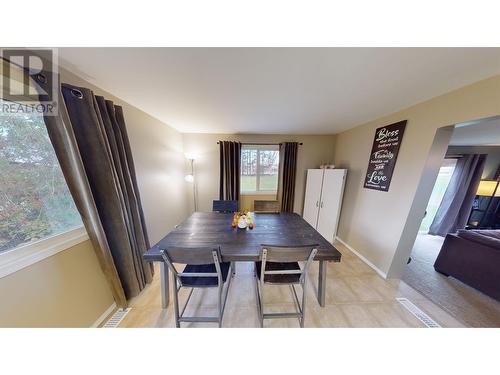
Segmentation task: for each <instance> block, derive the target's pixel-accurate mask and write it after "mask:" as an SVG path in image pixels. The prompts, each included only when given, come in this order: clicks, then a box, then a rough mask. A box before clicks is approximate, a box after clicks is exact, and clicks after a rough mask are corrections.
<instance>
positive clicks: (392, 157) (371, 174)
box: [365, 120, 406, 191]
mask: <svg viewBox="0 0 500 375" xmlns="http://www.w3.org/2000/svg"><path fill="white" fill-rule="evenodd" d="M405 127H406V120H404V121H400V122H396V123H394V124H391V125H388V126H383V127H381V128H378V129H377V130H376V131H375V138H374V140H373V146H372V152H371V154H370V160H369V161H368V171H367V172H366V177H365V188H367V189H373V190H380V191H388V190H389V185H390V184H391V179H392V172H393V171H394V166H395V165H396V159H397V158H398V152H399V146H400V145H401V141H402V139H403V133H404V131H405Z"/></svg>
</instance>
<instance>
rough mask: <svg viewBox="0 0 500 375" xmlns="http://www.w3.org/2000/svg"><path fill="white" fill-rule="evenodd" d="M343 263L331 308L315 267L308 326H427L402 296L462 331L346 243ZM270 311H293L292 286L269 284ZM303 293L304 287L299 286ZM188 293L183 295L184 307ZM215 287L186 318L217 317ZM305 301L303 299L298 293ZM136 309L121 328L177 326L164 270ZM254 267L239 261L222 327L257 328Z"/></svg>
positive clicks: (195, 299)
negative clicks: (164, 301) (164, 290)
mask: <svg viewBox="0 0 500 375" xmlns="http://www.w3.org/2000/svg"><path fill="white" fill-rule="evenodd" d="M335 246H336V247H337V249H338V250H339V251H340V252H341V253H342V262H340V263H329V264H328V272H327V289H326V305H325V307H320V306H319V304H318V302H317V299H316V285H317V277H318V264H317V263H313V265H312V266H311V269H310V275H309V279H310V280H309V282H308V285H307V288H306V293H307V295H306V298H307V304H306V321H305V326H306V327H310V328H313V327H318V328H319V327H322V328H327V327H332V328H333V327H425V326H424V324H423V323H422V322H421V321H420V320H418V319H417V318H416V317H415V316H413V315H412V314H411V313H410V312H409V311H407V310H406V309H405V308H404V307H403V306H402V305H401V304H400V303H399V302H397V301H396V298H397V297H406V298H408V299H409V300H410V301H412V302H413V303H414V304H415V305H417V306H418V307H419V308H420V309H421V310H422V311H424V312H426V313H427V314H428V315H429V316H430V317H431V318H433V319H434V320H435V321H436V322H437V323H439V324H440V325H441V326H443V327H463V325H462V324H461V323H460V322H458V321H457V320H455V319H454V318H453V317H452V316H451V315H449V314H448V313H446V312H445V311H444V310H442V309H441V308H439V307H438V306H437V305H435V304H434V303H432V302H431V301H430V300H428V299H427V298H426V297H424V296H423V295H421V294H420V293H418V292H417V291H415V290H414V289H412V288H411V287H409V286H408V285H407V284H405V283H404V282H402V281H400V280H394V279H392V280H384V279H382V278H381V277H380V276H378V275H377V274H376V273H375V272H374V271H373V270H372V269H371V268H370V267H368V266H367V265H366V264H365V263H363V261H361V260H360V259H359V258H358V257H357V256H356V255H354V254H353V253H351V252H350V251H349V250H348V249H347V248H345V247H344V246H343V245H341V244H339V243H336V244H335ZM265 288H266V289H265V294H264V298H265V311H266V312H285V311H293V310H294V304H293V300H292V296H291V294H290V290H289V288H288V286H276V285H266V287H265ZM299 289H300V287H299ZM188 292H189V289H184V290H183V291H182V292H181V297H180V304H181V306H183V304H184V301H185V298H186V297H187V294H188ZM215 296H216V291H215V289H205V290H203V289H198V290H195V291H194V293H193V296H192V297H191V301H190V302H189V305H188V307H187V309H186V314H187V315H192V314H196V315H200V314H201V315H215V313H216V306H217V305H216V299H215ZM299 297H300V295H299ZM130 307H131V308H132V309H131V311H130V312H129V314H128V315H127V316H126V317H125V319H124V320H123V321H122V322H121V324H120V327H175V324H174V318H173V312H172V308H171V305H169V308H168V309H167V310H164V309H162V308H161V301H160V282H159V272H156V274H155V279H154V281H153V282H152V283H151V284H150V285H149V286H148V287H147V288H146V289H145V290H144V291H143V292H142V293H141V294H140V295H139V296H137V297H135V298H134V299H132V300H131V301H130ZM181 326H182V327H216V326H217V325H216V324H213V323H181ZM258 326H259V321H258V315H257V307H256V295H255V285H254V280H253V265H252V263H238V264H237V267H236V277H235V278H234V279H233V281H232V284H231V288H230V290H229V295H228V299H227V305H226V311H225V313H224V319H223V327H228V328H229V327H233V328H236V327H242V328H243V327H258ZM264 327H299V323H298V320H297V319H271V320H265V321H264Z"/></svg>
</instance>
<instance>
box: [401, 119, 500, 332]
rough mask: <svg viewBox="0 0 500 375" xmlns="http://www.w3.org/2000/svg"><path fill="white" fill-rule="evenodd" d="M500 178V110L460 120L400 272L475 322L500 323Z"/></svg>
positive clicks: (450, 309)
mask: <svg viewBox="0 0 500 375" xmlns="http://www.w3.org/2000/svg"><path fill="white" fill-rule="evenodd" d="M499 185H500V117H495V118H489V119H484V120H478V121H474V122H473V123H468V124H458V125H455V128H454V131H453V135H452V136H451V139H450V141H449V144H448V148H447V151H446V155H445V156H444V158H443V159H442V160H441V164H440V167H439V173H438V175H437V178H436V180H435V182H434V186H433V189H432V193H431V195H430V198H429V200H428V202H427V205H426V211H425V215H424V216H423V217H422V220H421V222H420V227H419V230H418V234H417V237H416V240H415V242H414V244H413V248H412V251H411V256H410V259H411V261H409V263H408V264H407V265H406V268H405V270H404V273H403V276H402V280H403V281H404V282H405V283H407V284H408V285H410V286H411V287H413V288H414V289H416V290H418V291H419V292H420V293H422V294H423V295H425V296H426V297H427V298H429V299H430V300H431V301H433V302H434V303H435V304H437V305H439V306H440V307H441V308H443V309H444V310H446V311H447V312H448V313H450V314H451V315H452V316H454V317H455V318H456V319H457V320H459V321H461V322H462V323H464V324H465V325H467V326H471V327H500V298H498V296H500V293H499V292H500V284H498V280H499V278H500V271H496V270H500V191H497V190H498V189H497V188H498V186H499ZM481 230H482V232H481ZM484 230H487V233H488V234H489V235H491V236H493V237H488V239H486V243H487V245H486V246H484V238H483V239H481V237H479V239H478V240H477V241H479V243H478V242H477V241H476V240H475V238H477V236H482V235H484V234H486V232H485V231H484ZM494 236H498V237H497V238H495V237H494ZM481 241H483V242H482V243H481ZM497 247H498V248H497ZM490 254H492V257H490ZM495 254H498V256H497V257H496V256H495ZM438 259H439V260H438ZM492 262H493V263H495V262H497V263H498V264H496V265H493V266H492V264H491V263H492ZM495 279H496V285H497V286H496V288H498V289H496V290H495V287H494V286H493V287H492V288H491V287H489V286H488V281H487V282H484V280H490V281H491V283H493V284H492V285H494V284H495ZM478 280H479V281H478Z"/></svg>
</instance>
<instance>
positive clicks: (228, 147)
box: [219, 141, 241, 201]
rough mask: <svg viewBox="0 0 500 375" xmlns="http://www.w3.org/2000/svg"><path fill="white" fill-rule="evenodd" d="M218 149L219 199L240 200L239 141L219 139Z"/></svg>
mask: <svg viewBox="0 0 500 375" xmlns="http://www.w3.org/2000/svg"><path fill="white" fill-rule="evenodd" d="M219 149H220V184H219V199H220V200H232V201H239V200H240V155H241V143H240V142H232V141H219Z"/></svg>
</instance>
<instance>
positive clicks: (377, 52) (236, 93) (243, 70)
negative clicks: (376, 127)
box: [59, 48, 500, 134]
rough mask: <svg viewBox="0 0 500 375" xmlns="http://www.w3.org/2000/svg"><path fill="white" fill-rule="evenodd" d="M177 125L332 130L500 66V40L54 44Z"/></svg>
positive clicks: (101, 80)
mask: <svg viewBox="0 0 500 375" xmlns="http://www.w3.org/2000/svg"><path fill="white" fill-rule="evenodd" d="M59 54H60V58H61V64H62V65H63V66H65V67H66V68H68V69H69V70H71V71H73V72H74V73H76V74H78V75H80V76H82V78H85V79H86V80H88V81H90V82H91V83H93V84H95V85H97V86H99V87H101V88H103V89H105V90H106V91H109V92H111V93H113V94H114V95H115V96H118V97H120V98H122V99H123V100H125V101H127V102H129V103H131V104H132V105H134V106H136V107H138V108H140V109H142V110H143V111H145V112H147V113H149V114H151V115H152V116H154V117H156V118H158V119H159V120H161V121H163V122H164V123H166V124H169V125H171V126H173V127H174V128H176V129H177V130H179V131H181V132H203V133H292V134H332V133H337V132H339V131H342V130H345V129H348V128H351V127H353V126H356V125H359V124H362V123H364V122H367V121H370V120H373V119H376V118H378V117H381V116H384V115H387V114H390V113H392V112H396V111H398V110H401V109H404V108H406V107H408V106H411V105H413V104H416V103H419V102H421V101H424V100H426V99H429V98H432V97H434V96H437V95H440V94H443V93H446V92H448V91H451V90H453V89H456V88H458V87H461V86H464V85H467V84H469V83H472V82H475V81H479V80H481V79H484V78H487V77H490V76H493V75H496V74H500V48H489V49H488V48H469V49H468V48H60V49H59Z"/></svg>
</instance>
